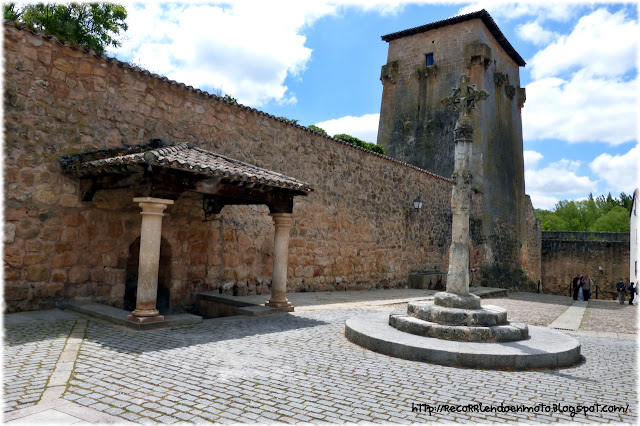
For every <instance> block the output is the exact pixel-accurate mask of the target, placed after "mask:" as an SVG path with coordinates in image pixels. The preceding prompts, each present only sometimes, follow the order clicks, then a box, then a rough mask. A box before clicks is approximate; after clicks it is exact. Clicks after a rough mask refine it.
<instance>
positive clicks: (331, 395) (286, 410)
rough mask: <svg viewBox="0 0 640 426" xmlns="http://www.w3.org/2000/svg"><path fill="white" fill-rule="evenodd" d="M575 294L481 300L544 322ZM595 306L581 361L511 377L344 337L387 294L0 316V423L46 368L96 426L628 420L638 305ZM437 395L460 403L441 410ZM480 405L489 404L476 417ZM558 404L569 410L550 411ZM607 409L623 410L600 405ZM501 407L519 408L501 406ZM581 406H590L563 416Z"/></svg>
mask: <svg viewBox="0 0 640 426" xmlns="http://www.w3.org/2000/svg"><path fill="white" fill-rule="evenodd" d="M361 293H363V294H365V295H366V293H384V291H378V292H361ZM308 297H313V296H312V294H310V295H309V296H308ZM363 297H365V296H363ZM377 297H378V299H379V295H378V296H377ZM571 302H572V301H570V299H569V298H568V297H561V296H548V295H536V294H522V293H520V294H518V293H514V294H512V295H510V296H509V297H508V298H504V299H502V298H499V299H486V300H485V301H484V302H483V303H486V304H493V305H498V306H501V305H502V306H504V307H507V308H508V309H509V316H510V319H514V320H515V319H517V320H521V321H528V322H529V323H537V324H538V325H548V324H549V323H551V322H552V321H553V320H554V319H555V318H556V317H557V316H558V315H560V314H561V313H562V312H563V311H565V310H566V308H567V307H568V306H569V305H571ZM595 302H596V303H593V302H589V305H588V307H587V308H586V313H585V316H584V320H583V326H581V328H580V329H579V330H578V331H577V332H575V333H572V335H573V336H574V337H575V338H577V339H578V340H579V341H580V343H581V344H582V354H583V355H584V357H585V359H586V360H585V361H584V362H582V363H581V364H579V365H577V366H575V367H572V368H566V369H558V370H540V371H521V372H512V371H487V370H472V369H461V368H453V367H443V366H438V365H431V364H426V363H419V362H412V361H406V360H402V359H396V358H391V357H388V356H385V355H381V354H377V353H374V352H371V351H368V350H366V349H363V348H361V347H359V346H356V345H354V344H352V343H350V342H348V341H347V340H346V339H345V337H344V322H345V320H346V319H348V318H351V317H353V316H357V315H359V314H364V313H368V312H371V311H380V310H382V311H388V312H392V311H396V310H401V309H403V307H404V308H406V304H403V303H397V301H394V300H387V301H386V302H385V301H384V300H377V301H376V303H367V302H366V301H363V302H362V303H359V304H358V303H354V302H350V303H346V304H342V305H340V304H331V305H318V304H316V305H309V306H306V307H305V306H301V307H299V308H297V312H294V313H290V314H282V315H277V316H268V317H260V318H252V317H244V316H236V317H227V318H218V319H209V320H205V321H204V322H203V323H202V324H200V325H197V326H192V327H189V328H181V329H165V330H153V331H143V332H140V331H138V332H136V331H131V330H128V329H124V328H121V327H118V326H114V325H111V324H107V323H104V322H101V321H96V320H87V319H86V318H84V317H81V316H79V315H76V314H71V313H68V312H62V311H54V312H53V314H49V315H48V316H44V315H45V313H35V314H11V315H5V329H4V332H5V340H4V360H3V363H4V377H3V378H4V389H3V397H4V411H5V413H4V415H5V421H12V420H13V421H16V422H28V421H30V420H31V421H33V420H34V419H35V417H32V416H37V415H38V414H37V413H38V410H37V407H39V406H41V405H42V404H47V403H48V402H47V401H45V400H46V399H47V398H44V397H43V395H45V394H46V392H45V390H46V389H47V387H48V386H49V387H50V386H52V384H53V383H54V382H55V380H56V377H57V376H56V374H60V373H62V372H67V376H64V377H68V380H66V382H63V384H64V386H65V388H64V392H63V393H62V395H61V398H62V400H55V399H54V400H52V401H54V402H55V401H62V402H64V403H66V404H67V405H66V407H76V408H77V409H78V410H80V409H81V408H89V409H91V410H86V411H85V412H92V413H96V415H97V416H96V417H95V418H94V419H95V420H93V421H96V422H101V421H115V422H127V421H129V422H135V423H141V424H151V423H166V424H172V423H177V422H193V423H208V422H216V423H274V422H275V423H325V422H328V423H355V422H366V423H414V422H425V421H440V422H474V423H476V422H480V423H484V422H522V423H533V422H535V423H540V422H545V423H546V422H557V421H563V422H564V421H577V422H605V423H608V422H625V423H635V422H637V401H636V399H637V391H636V388H637V365H636V356H637V347H636V346H637V344H636V343H637V340H636V337H635V336H636V335H635V333H636V329H635V320H636V309H637V307H636V306H629V305H619V304H617V303H615V302H602V301H595ZM357 305H359V307H355V306H357ZM37 314H42V315H43V316H42V318H40V319H39V318H38V315H37ZM29 315H31V317H29ZM20 316H22V317H20ZM24 318H31V319H30V320H24ZM34 318H35V319H34ZM72 330H73V332H72ZM74 336H76V337H74ZM74 338H75V339H77V343H73V342H72V340H73V339H74ZM70 342H71V343H70ZM70 345H75V346H74V347H73V348H71V349H73V350H72V351H71V352H69V349H70ZM74 351H75V352H74ZM69 354H72V355H73V356H72V355H69ZM72 358H73V359H72ZM61 377H62V376H61ZM445 404H446V405H454V406H455V405H463V406H464V407H461V408H460V409H459V410H460V411H459V412H450V410H446V409H445V408H443V407H445ZM467 404H471V405H475V407H466V405H467ZM479 404H482V407H483V409H491V408H493V410H494V411H493V412H478V411H480V410H476V408H479ZM554 404H556V408H560V410H565V411H564V412H557V411H556V412H554V410H553V408H554ZM596 404H598V405H596ZM605 404H606V405H609V406H613V407H616V408H615V409H616V410H617V407H622V408H623V410H624V411H623V412H619V411H618V412H609V408H605V411H602V408H603V407H604V405H605ZM500 406H502V407H504V406H519V407H524V408H528V410H523V411H520V412H499V407H500ZM580 406H583V407H587V408H589V409H591V410H594V411H590V412H588V413H587V414H584V413H579V414H576V415H575V416H572V413H571V411H575V410H577V409H579V408H578V407H580ZM43 407H45V405H43ZM46 407H48V406H46ZM46 407H45V408H46ZM536 407H537V408H536ZM29 410H30V411H29ZM59 410H63V409H62V408H60V409H59ZM429 410H431V412H429ZM438 410H439V411H438ZM547 410H549V411H547ZM63 411H64V410H63ZM503 411H504V410H503ZM536 411H537V412H536ZM597 411H599V412H597ZM67 412H70V411H68V410H67ZM20 413H24V414H20ZM29 413H33V414H29ZM51 413H53V414H56V413H58V414H59V417H52V414H51ZM40 415H42V411H40ZM100 415H101V416H102V417H100ZM48 416H49V417H47V418H48V419H49V420H55V419H58V420H59V421H60V422H63V423H64V422H67V423H73V421H72V419H75V421H81V419H82V417H81V416H80V417H79V416H76V417H73V416H72V415H69V414H65V413H63V412H61V411H56V409H55V404H52V407H51V409H49V410H48ZM65 416H68V417H65ZM87 420H89V421H91V419H87Z"/></svg>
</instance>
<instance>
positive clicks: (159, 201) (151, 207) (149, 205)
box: [133, 197, 174, 216]
mask: <svg viewBox="0 0 640 426" xmlns="http://www.w3.org/2000/svg"><path fill="white" fill-rule="evenodd" d="M133 202H134V203H138V206H140V208H141V209H142V212H141V213H140V214H149V215H159V216H164V213H162V212H163V211H164V210H165V209H166V208H167V207H168V206H170V205H171V204H173V203H174V201H173V200H166V199H164V198H153V197H136V198H134V199H133Z"/></svg>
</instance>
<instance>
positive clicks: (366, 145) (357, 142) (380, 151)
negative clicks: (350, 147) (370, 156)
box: [333, 133, 384, 154]
mask: <svg viewBox="0 0 640 426" xmlns="http://www.w3.org/2000/svg"><path fill="white" fill-rule="evenodd" d="M333 137H334V138H336V139H340V140H341V141H345V142H348V143H351V144H354V145H357V146H359V147H361V148H364V149H368V150H369V151H373V152H377V153H378V154H384V148H383V147H382V146H381V145H376V144H375V143H369V142H365V141H363V140H360V139H358V138H356V137H353V136H351V135H345V134H344V133H341V134H339V135H333Z"/></svg>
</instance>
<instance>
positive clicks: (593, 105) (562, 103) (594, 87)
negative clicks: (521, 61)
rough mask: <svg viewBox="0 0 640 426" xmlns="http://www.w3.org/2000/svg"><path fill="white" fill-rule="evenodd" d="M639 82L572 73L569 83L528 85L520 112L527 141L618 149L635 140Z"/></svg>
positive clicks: (550, 81) (551, 80) (552, 80)
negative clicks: (598, 144) (599, 144)
mask: <svg viewBox="0 0 640 426" xmlns="http://www.w3.org/2000/svg"><path fill="white" fill-rule="evenodd" d="M637 93H638V79H637V78H636V79H634V80H630V81H625V80H618V79H604V78H597V77H590V76H588V75H586V74H585V73H583V72H577V73H575V74H574V75H573V76H572V78H571V79H570V80H568V81H566V80H563V79H560V78H545V79H541V80H538V81H534V82H532V83H531V84H529V85H528V86H527V102H526V104H525V107H524V108H523V109H522V127H523V134H524V138H525V139H526V140H538V139H546V138H555V139H562V140H566V141H567V142H570V143H572V142H596V141H599V142H607V143H609V144H611V145H619V144H622V143H624V142H628V141H632V140H634V139H635V138H636V136H637V119H638V114H637V111H638V109H637V108H638V100H637V99H638V97H637Z"/></svg>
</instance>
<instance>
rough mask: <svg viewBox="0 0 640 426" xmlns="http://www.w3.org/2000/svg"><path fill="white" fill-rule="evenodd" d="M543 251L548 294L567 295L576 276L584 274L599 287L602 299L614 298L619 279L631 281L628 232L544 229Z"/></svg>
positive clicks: (544, 278) (543, 267)
mask: <svg viewBox="0 0 640 426" xmlns="http://www.w3.org/2000/svg"><path fill="white" fill-rule="evenodd" d="M541 252H542V289H543V291H544V292H545V293H550V294H561V295H566V296H568V295H569V284H570V283H571V281H572V280H573V278H574V277H575V276H576V275H577V274H583V275H588V276H589V277H591V278H592V279H593V282H594V283H595V284H597V285H598V286H599V296H598V297H599V298H600V299H615V297H616V291H615V283H616V281H618V280H619V279H620V278H624V280H625V281H626V282H627V283H628V282H629V234H627V233H605V232H603V233H598V232H550V231H543V232H542V251H541ZM600 267H602V271H600ZM592 291H593V293H594V297H595V289H592Z"/></svg>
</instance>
